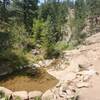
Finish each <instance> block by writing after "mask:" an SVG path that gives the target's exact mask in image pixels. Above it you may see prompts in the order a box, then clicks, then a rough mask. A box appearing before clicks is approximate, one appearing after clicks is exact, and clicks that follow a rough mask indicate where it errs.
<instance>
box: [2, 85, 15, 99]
mask: <svg viewBox="0 0 100 100" xmlns="http://www.w3.org/2000/svg"><path fill="white" fill-rule="evenodd" d="M0 92H1V93H3V94H4V96H7V97H8V98H10V97H11V95H12V93H13V92H12V91H11V90H9V89H7V88H4V87H0Z"/></svg>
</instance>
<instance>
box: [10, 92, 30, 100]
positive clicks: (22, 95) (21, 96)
mask: <svg viewBox="0 0 100 100" xmlns="http://www.w3.org/2000/svg"><path fill="white" fill-rule="evenodd" d="M12 98H13V100H16V99H21V100H28V93H27V91H16V92H13V94H12Z"/></svg>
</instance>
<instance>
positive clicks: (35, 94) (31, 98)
mask: <svg viewBox="0 0 100 100" xmlns="http://www.w3.org/2000/svg"><path fill="white" fill-rule="evenodd" d="M42 94H43V93H42V92H41V91H31V92H29V94H28V96H29V100H34V99H36V98H40V97H41V96H42Z"/></svg>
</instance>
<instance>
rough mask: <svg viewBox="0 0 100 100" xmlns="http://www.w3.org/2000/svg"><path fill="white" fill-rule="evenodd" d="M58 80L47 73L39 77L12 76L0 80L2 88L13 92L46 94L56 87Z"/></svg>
mask: <svg viewBox="0 0 100 100" xmlns="http://www.w3.org/2000/svg"><path fill="white" fill-rule="evenodd" d="M57 83H58V80H57V79H55V78H54V77H53V76H51V75H49V74H48V73H47V72H45V73H42V74H41V75H39V76H38V77H32V76H31V77H30V76H25V75H18V74H17V75H16V74H14V75H13V74H12V75H9V76H7V77H6V78H4V79H2V80H0V86H3V87H6V88H8V89H10V90H12V91H23V90H26V91H28V92H29V91H35V90H39V91H42V92H45V91H46V90H48V89H50V88H52V87H54V86H55V85H56V84H57Z"/></svg>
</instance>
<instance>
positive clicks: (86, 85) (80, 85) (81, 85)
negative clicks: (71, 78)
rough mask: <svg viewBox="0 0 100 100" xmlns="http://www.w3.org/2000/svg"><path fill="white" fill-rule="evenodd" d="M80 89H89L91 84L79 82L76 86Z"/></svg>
mask: <svg viewBox="0 0 100 100" xmlns="http://www.w3.org/2000/svg"><path fill="white" fill-rule="evenodd" d="M76 86H77V87H78V88H83V87H89V83H87V82H79V83H77V84H76Z"/></svg>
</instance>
